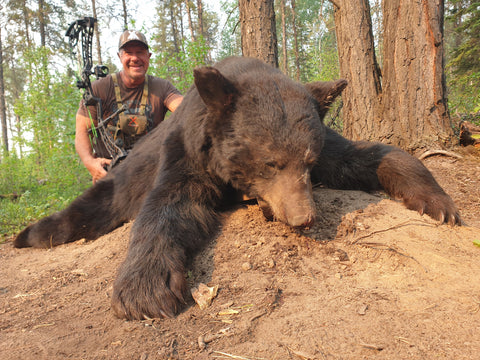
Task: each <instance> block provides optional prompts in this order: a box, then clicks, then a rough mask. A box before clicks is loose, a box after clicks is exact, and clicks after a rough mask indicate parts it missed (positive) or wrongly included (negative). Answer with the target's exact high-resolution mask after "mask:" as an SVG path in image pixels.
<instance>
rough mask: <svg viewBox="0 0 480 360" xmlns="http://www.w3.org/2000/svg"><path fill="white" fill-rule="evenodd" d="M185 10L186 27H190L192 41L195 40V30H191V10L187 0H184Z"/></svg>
mask: <svg viewBox="0 0 480 360" xmlns="http://www.w3.org/2000/svg"><path fill="white" fill-rule="evenodd" d="M185 10H186V11H187V19H188V28H189V29H190V36H191V38H192V41H195V31H194V30H193V23H192V12H191V11H190V1H189V0H185Z"/></svg>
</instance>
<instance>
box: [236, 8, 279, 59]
mask: <svg viewBox="0 0 480 360" xmlns="http://www.w3.org/2000/svg"><path fill="white" fill-rule="evenodd" d="M238 6H239V10H240V25H241V34H242V53H243V55H244V56H250V57H254V58H257V59H261V60H263V61H265V62H266V63H268V64H271V65H273V66H275V67H278V48H277V32H276V27H275V9H274V1H273V0H239V2H238Z"/></svg>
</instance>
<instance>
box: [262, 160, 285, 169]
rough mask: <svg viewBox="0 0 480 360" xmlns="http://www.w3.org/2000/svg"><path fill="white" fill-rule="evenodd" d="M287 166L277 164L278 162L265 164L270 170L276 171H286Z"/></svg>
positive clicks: (280, 163)
mask: <svg viewBox="0 0 480 360" xmlns="http://www.w3.org/2000/svg"><path fill="white" fill-rule="evenodd" d="M285 165H286V164H284V163H283V162H277V161H274V160H272V161H267V162H266V163H265V166H266V167H267V168H269V169H274V170H283V169H285Z"/></svg>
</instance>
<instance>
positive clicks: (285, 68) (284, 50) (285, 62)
mask: <svg viewBox="0 0 480 360" xmlns="http://www.w3.org/2000/svg"><path fill="white" fill-rule="evenodd" d="M280 13H281V16H282V54H283V63H282V70H283V73H284V74H285V75H288V51H287V50H288V49H287V25H286V20H285V0H280Z"/></svg>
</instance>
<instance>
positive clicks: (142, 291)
mask: <svg viewBox="0 0 480 360" xmlns="http://www.w3.org/2000/svg"><path fill="white" fill-rule="evenodd" d="M194 75H195V86H193V87H192V88H191V89H190V90H189V91H188V93H187V95H186V96H185V99H184V101H183V103H182V105H181V106H180V107H179V108H178V109H177V111H176V112H175V113H174V114H173V115H172V116H171V117H170V118H169V119H168V120H167V121H165V122H163V123H162V124H161V125H160V126H159V127H157V128H156V129H155V130H154V131H153V132H152V133H151V134H150V135H149V136H147V137H146V138H145V140H143V141H142V142H141V143H140V144H138V145H136V146H135V148H134V150H133V151H132V153H131V155H129V157H128V158H127V159H126V160H125V161H124V162H123V163H122V164H120V165H119V166H118V167H116V168H114V169H113V170H112V171H111V172H110V173H109V174H108V175H107V177H106V178H105V179H103V180H101V181H99V182H97V183H96V184H95V185H94V186H92V187H91V188H90V189H88V190H87V191H86V192H85V193H84V194H83V195H81V196H80V197H79V198H77V199H76V200H75V201H73V203H72V204H71V205H70V206H69V207H67V208H66V209H65V210H63V211H61V212H59V213H56V214H53V215H52V216H49V217H47V218H44V219H42V220H40V221H39V222H38V223H36V224H33V225H31V226H29V227H28V228H26V229H25V230H23V231H22V232H21V233H20V234H19V235H18V236H17V238H16V239H15V243H14V244H15V246H17V247H26V246H35V247H50V246H55V245H59V244H63V243H66V242H70V241H75V240H78V239H80V238H87V239H95V238H98V237H99V236H101V235H103V234H105V233H107V232H109V231H111V230H113V229H114V228H116V227H118V226H119V225H121V224H122V223H123V222H125V221H128V220H131V219H134V218H136V220H135V223H134V225H133V228H132V231H131V241H130V245H129V249H128V253H127V257H126V259H125V261H124V263H123V264H122V265H121V266H120V268H119V270H118V275H117V279H116V281H115V284H114V289H113V296H112V308H113V311H114V312H115V314H116V315H117V316H118V317H120V318H127V319H142V318H144V317H145V316H147V317H170V316H174V315H175V314H176V313H178V311H179V310H180V308H181V307H182V306H183V304H184V303H185V302H186V299H187V296H188V292H187V289H186V283H185V277H184V272H185V264H186V261H187V259H188V258H189V256H190V255H192V254H193V253H194V252H195V251H196V250H198V248H199V247H200V246H202V244H203V243H205V242H206V241H208V240H209V239H211V238H212V237H214V236H215V234H216V233H217V231H219V230H220V223H219V219H218V215H217V213H218V211H219V209H221V208H222V206H223V205H224V204H225V202H228V201H230V200H231V198H230V194H231V193H232V189H234V190H236V191H240V192H243V193H246V194H248V195H249V196H251V197H256V198H258V199H259V203H261V204H262V206H263V207H265V208H268V209H266V212H267V213H270V214H271V215H272V216H273V217H274V218H276V219H277V220H280V221H283V222H285V223H287V224H289V225H291V226H299V227H302V226H309V225H311V224H312V223H313V222H314V220H315V207H314V203H313V197H312V181H313V182H315V183H316V182H322V183H324V184H325V185H327V186H331V187H335V188H343V189H361V190H365V191H371V190H377V189H384V190H385V191H386V192H387V193H389V194H390V195H392V196H394V197H398V198H401V199H403V201H404V202H405V204H406V206H407V207H409V208H411V209H414V210H417V211H419V212H421V213H427V214H429V215H430V216H432V217H434V218H435V219H438V220H440V221H442V222H443V221H445V222H449V223H452V224H456V223H460V217H459V215H458V211H457V210H456V208H455V205H454V204H453V202H452V200H451V199H450V197H449V196H448V195H447V194H445V192H444V191H443V190H442V189H441V187H440V186H439V185H438V184H437V182H436V181H435V179H434V178H433V176H432V175H431V174H430V172H429V171H428V170H427V169H426V168H425V167H424V166H423V165H422V163H421V162H419V161H418V160H416V159H415V158H413V157H411V156H410V155H408V154H407V153H405V152H403V151H401V150H399V149H396V148H394V147H390V146H386V145H382V144H372V143H365V142H350V141H348V140H346V139H344V138H343V137H341V136H340V135H338V134H337V133H335V132H334V131H333V130H331V129H328V128H326V127H325V126H324V125H323V121H322V120H323V117H324V115H325V113H326V112H327V110H328V106H329V105H330V104H331V102H332V101H333V100H334V99H335V97H336V96H338V95H339V94H340V93H341V91H342V90H343V88H344V87H345V86H346V82H345V81H344V80H340V81H337V82H331V83H318V82H317V83H313V84H309V85H307V86H303V85H301V84H298V83H296V82H293V81H292V80H290V79H288V78H287V77H285V76H284V75H282V74H281V72H280V71H278V70H276V69H273V68H271V67H269V66H267V65H265V64H263V63H261V62H260V61H258V60H253V59H246V58H230V59H226V60H224V61H223V62H221V63H219V64H218V65H217V66H215V67H214V68H212V67H204V68H200V69H198V70H196V71H195V74H194Z"/></svg>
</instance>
